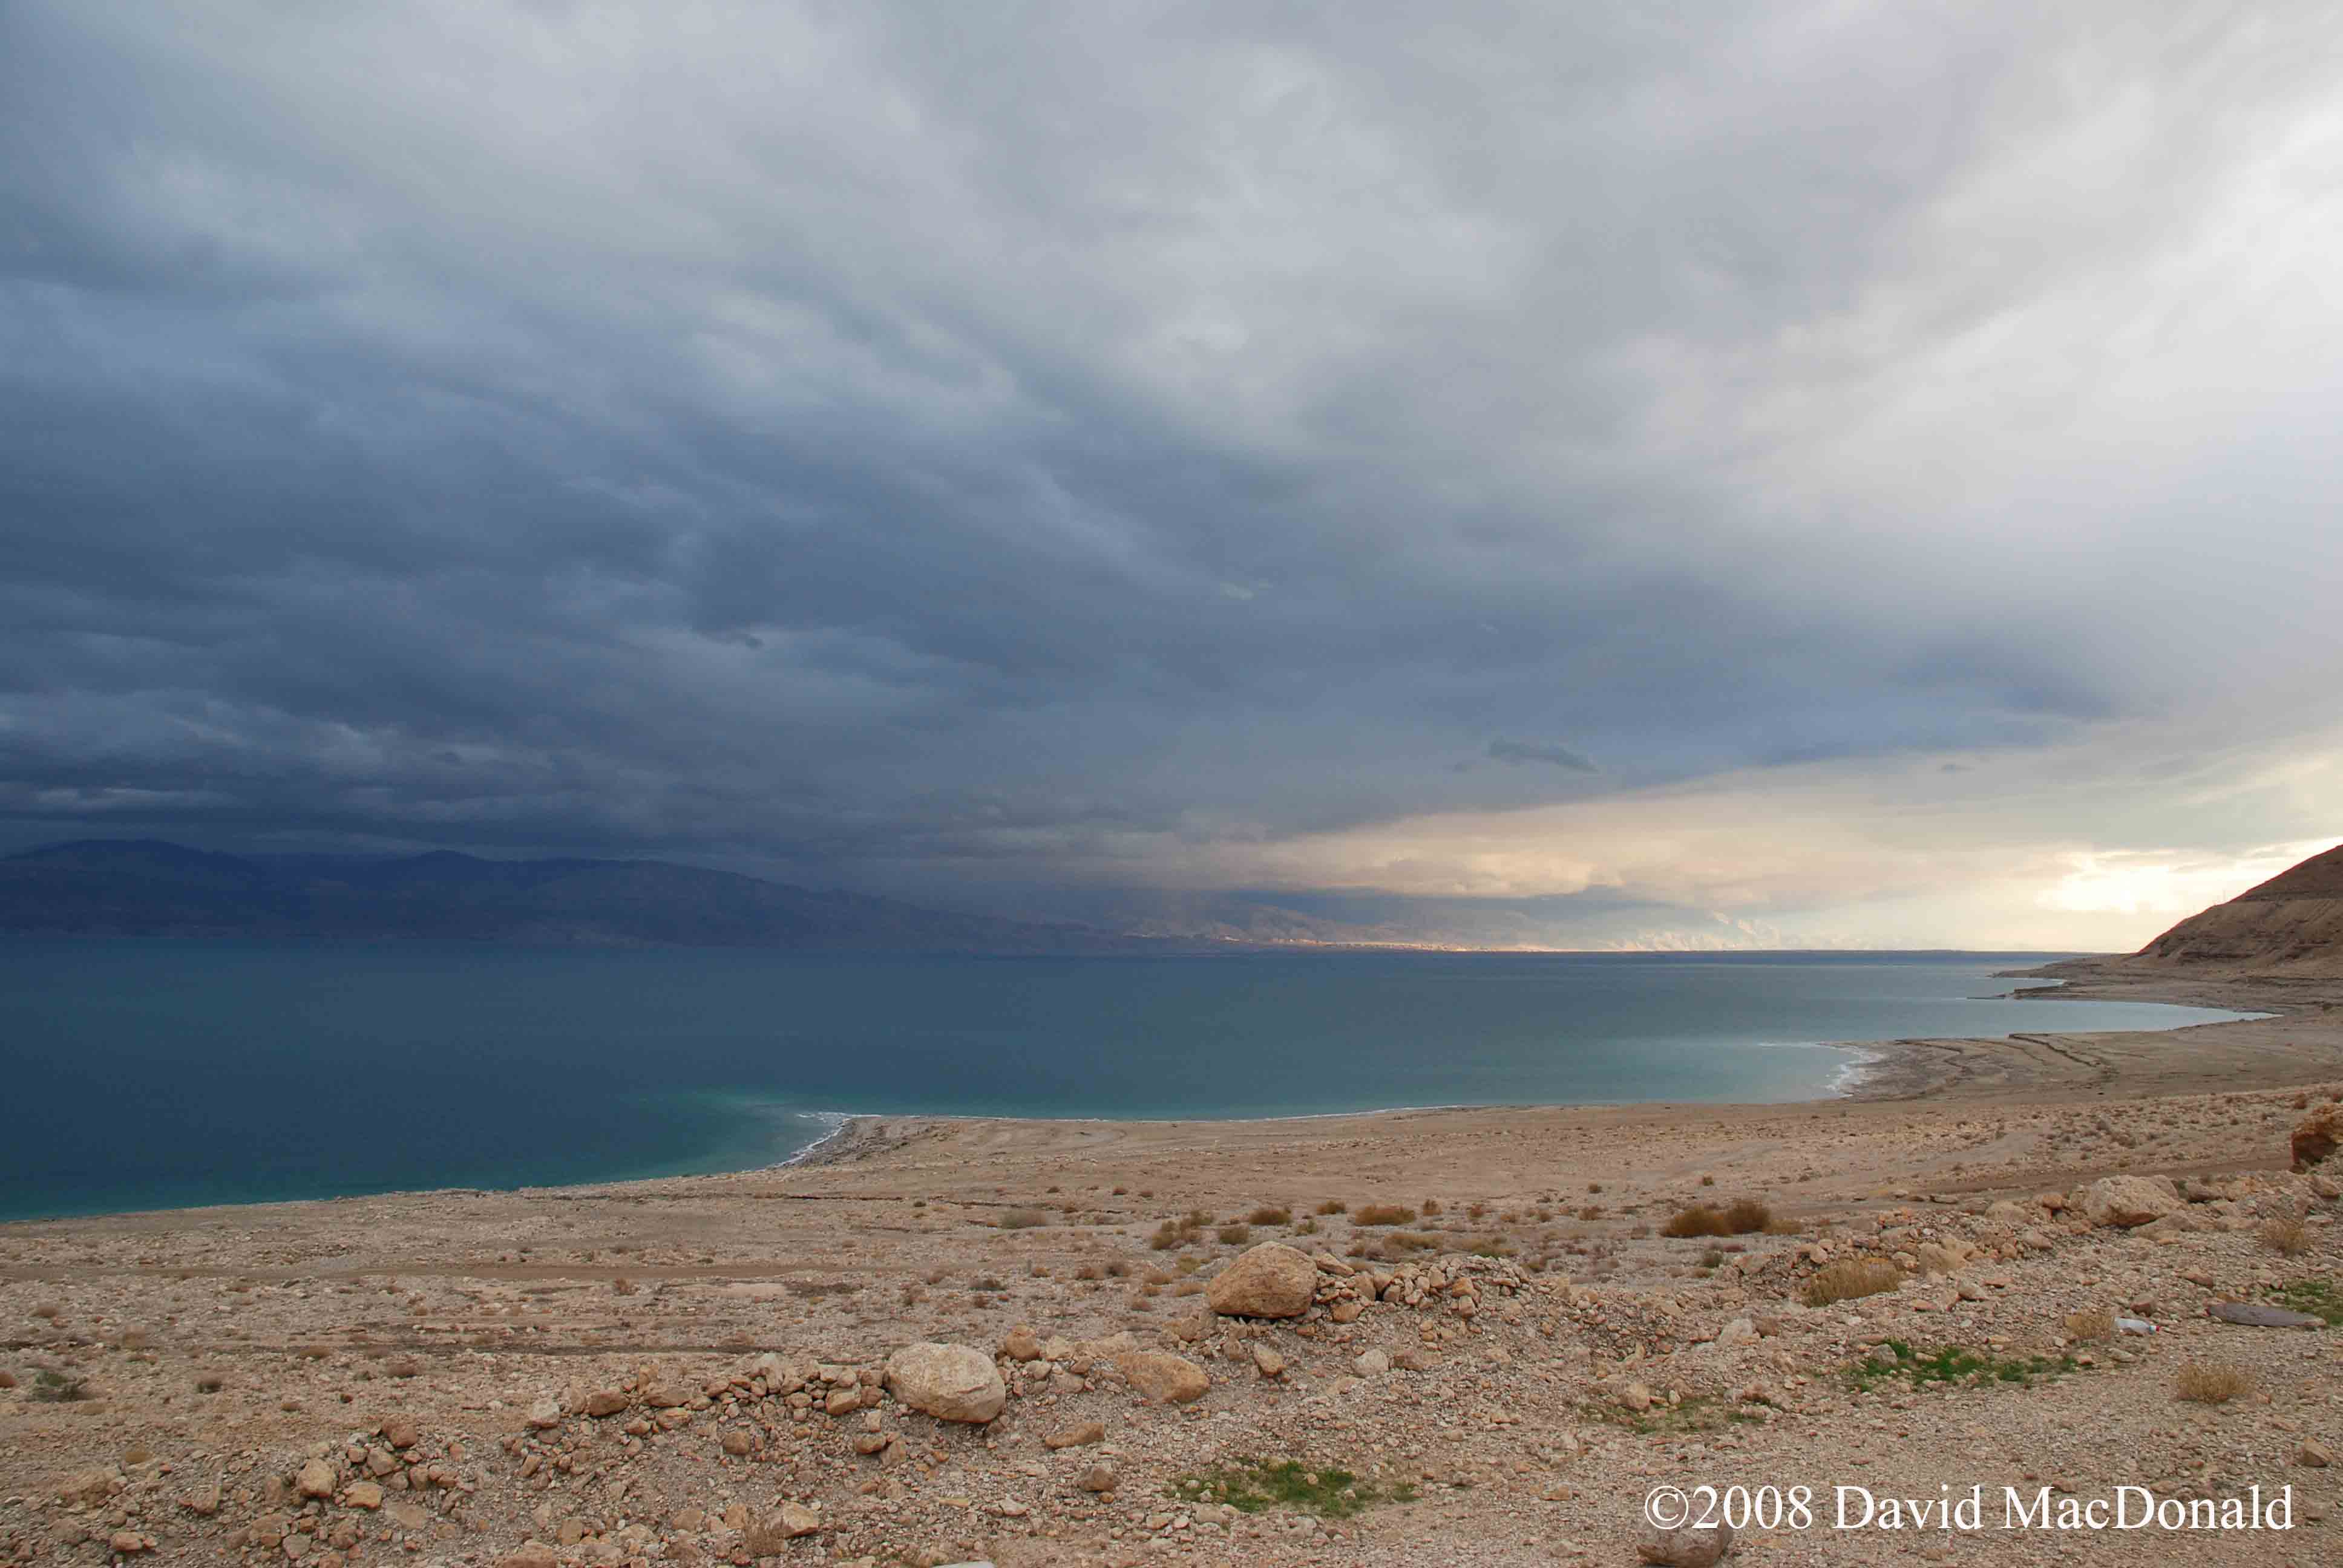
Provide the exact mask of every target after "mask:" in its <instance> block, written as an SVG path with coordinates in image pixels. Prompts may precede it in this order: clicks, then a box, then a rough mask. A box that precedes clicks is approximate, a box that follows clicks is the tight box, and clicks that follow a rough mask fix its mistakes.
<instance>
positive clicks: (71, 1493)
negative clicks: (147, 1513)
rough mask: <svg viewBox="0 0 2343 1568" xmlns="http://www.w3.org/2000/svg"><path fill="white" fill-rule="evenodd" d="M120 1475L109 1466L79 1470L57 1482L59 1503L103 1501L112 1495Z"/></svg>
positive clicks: (120, 1478)
mask: <svg viewBox="0 0 2343 1568" xmlns="http://www.w3.org/2000/svg"><path fill="white" fill-rule="evenodd" d="M121 1480H122V1477H121V1476H119V1475H117V1474H116V1473H114V1471H113V1470H112V1469H110V1468H100V1469H97V1470H79V1471H75V1473H73V1474H71V1475H68V1476H65V1478H64V1479H62V1480H60V1481H59V1482H58V1483H57V1501H58V1502H60V1503H103V1502H105V1501H106V1499H107V1498H108V1497H111V1496H113V1495H114V1489H115V1487H116V1484H117V1483H120V1481H121Z"/></svg>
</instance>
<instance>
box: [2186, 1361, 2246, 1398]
mask: <svg viewBox="0 0 2343 1568" xmlns="http://www.w3.org/2000/svg"><path fill="white" fill-rule="evenodd" d="M2253 1391H2254V1374H2253V1373H2251V1372H2247V1370H2246V1369H2245V1368H2243V1367H2241V1366H2233V1365H2231V1364H2230V1363H2228V1362H2188V1363H2187V1365H2185V1366H2183V1367H2182V1368H2181V1369H2180V1375H2179V1377H2178V1379H2177V1382H2176V1383H2175V1386H2174V1390H2173V1392H2175V1393H2176V1394H2177V1396H2178V1397H2179V1398H2181V1399H2184V1400H2187V1402H2189V1403H2191V1404H2227V1403H2228V1402H2230V1401H2231V1400H2233V1399H2236V1398H2237V1397H2238V1396H2239V1395H2241V1394H2247V1393H2251V1392H2253Z"/></svg>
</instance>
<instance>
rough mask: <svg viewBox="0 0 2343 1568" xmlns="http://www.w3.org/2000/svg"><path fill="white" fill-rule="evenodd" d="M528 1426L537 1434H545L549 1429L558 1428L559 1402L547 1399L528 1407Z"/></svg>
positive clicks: (559, 1418) (559, 1421) (559, 1422)
mask: <svg viewBox="0 0 2343 1568" xmlns="http://www.w3.org/2000/svg"><path fill="white" fill-rule="evenodd" d="M528 1424H529V1425H530V1426H531V1427H533V1428H535V1429H536V1430H537V1431H538V1432H546V1431H548V1430H550V1429H551V1428H554V1427H557V1426H559V1425H560V1424H561V1402H560V1401H559V1400H558V1399H551V1398H547V1399H541V1400H538V1402H536V1403H534V1404H532V1405H530V1406H529V1407H528Z"/></svg>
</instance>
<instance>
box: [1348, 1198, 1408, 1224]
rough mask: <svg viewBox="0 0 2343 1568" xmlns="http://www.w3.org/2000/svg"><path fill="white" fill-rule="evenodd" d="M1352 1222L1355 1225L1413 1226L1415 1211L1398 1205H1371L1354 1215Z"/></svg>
mask: <svg viewBox="0 0 2343 1568" xmlns="http://www.w3.org/2000/svg"><path fill="white" fill-rule="evenodd" d="M1351 1222H1352V1223H1353V1224H1354V1225H1412V1224H1413V1223H1415V1211H1414V1210H1413V1209H1403V1208H1402V1207H1400V1205H1398V1204H1397V1203H1370V1204H1368V1205H1367V1206H1366V1207H1365V1208H1363V1209H1362V1210H1360V1211H1358V1212H1357V1213H1356V1214H1353V1215H1352V1216H1351Z"/></svg>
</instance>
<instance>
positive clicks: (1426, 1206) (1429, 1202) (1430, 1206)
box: [1423, 1198, 1440, 1219]
mask: <svg viewBox="0 0 2343 1568" xmlns="http://www.w3.org/2000/svg"><path fill="white" fill-rule="evenodd" d="M1423 1212H1424V1216H1425V1218H1427V1219H1429V1218H1430V1217H1432V1216H1433V1215H1435V1214H1437V1213H1439V1212H1440V1200H1439V1199H1437V1198H1426V1199H1425V1200H1424V1201H1423Z"/></svg>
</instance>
